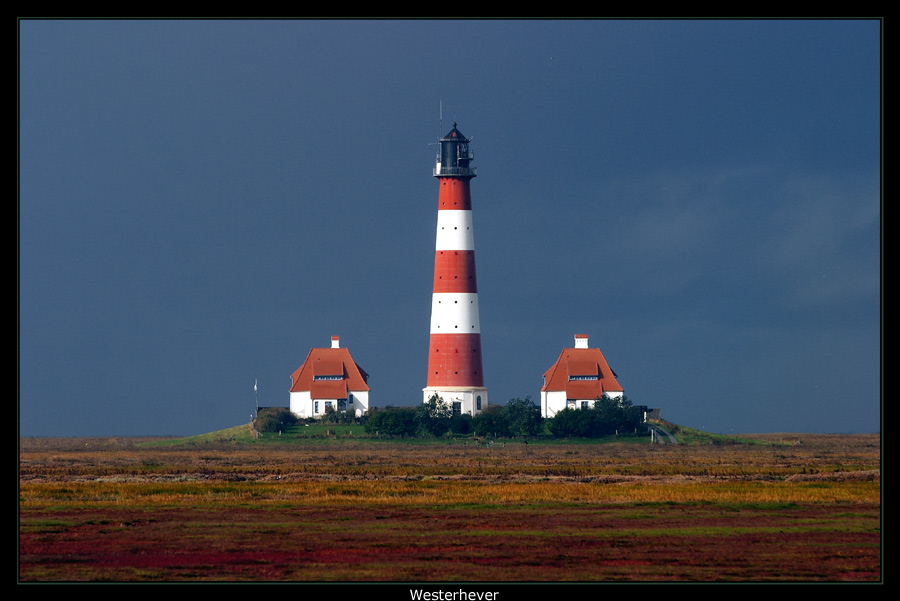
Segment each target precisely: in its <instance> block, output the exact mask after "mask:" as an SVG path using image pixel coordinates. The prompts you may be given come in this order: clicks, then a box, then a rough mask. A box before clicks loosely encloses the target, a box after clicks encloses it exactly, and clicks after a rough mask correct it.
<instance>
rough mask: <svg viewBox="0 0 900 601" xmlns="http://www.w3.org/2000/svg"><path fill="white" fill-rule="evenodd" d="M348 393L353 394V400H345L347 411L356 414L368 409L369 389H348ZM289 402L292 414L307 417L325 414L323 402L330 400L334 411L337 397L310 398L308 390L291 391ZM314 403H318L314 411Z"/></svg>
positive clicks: (363, 412) (336, 405) (317, 416)
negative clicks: (317, 408) (354, 390)
mask: <svg viewBox="0 0 900 601" xmlns="http://www.w3.org/2000/svg"><path fill="white" fill-rule="evenodd" d="M350 394H352V395H353V402H352V403H351V402H350V401H349V399H348V402H347V412H348V413H351V414H353V415H356V413H357V411H359V414H360V415H363V414H365V413H366V412H368V411H369V391H368V390H365V391H359V392H353V391H352V390H351V391H350ZM290 398H291V404H290V409H291V412H292V413H293V414H295V415H296V416H297V417H301V418H307V417H316V418H319V417H322V416H324V415H325V403H326V402H330V403H331V406H332V407H334V409H335V411H337V408H338V400H337V399H312V398H310V394H309V391H308V390H304V391H299V392H292V393H291V397H290ZM316 403H318V404H319V410H318V411H316Z"/></svg>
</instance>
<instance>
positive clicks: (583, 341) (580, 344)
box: [575, 334, 588, 348]
mask: <svg viewBox="0 0 900 601" xmlns="http://www.w3.org/2000/svg"><path fill="white" fill-rule="evenodd" d="M587 342H588V337H587V334H575V348H587V347H588V345H587Z"/></svg>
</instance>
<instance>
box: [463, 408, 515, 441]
mask: <svg viewBox="0 0 900 601" xmlns="http://www.w3.org/2000/svg"><path fill="white" fill-rule="evenodd" d="M472 430H473V431H474V432H475V436H494V437H495V438H501V437H505V436H509V422H508V421H507V419H506V407H504V406H502V405H488V407H487V409H485V410H484V411H482V412H481V413H479V414H478V415H476V416H475V417H474V418H473V419H472Z"/></svg>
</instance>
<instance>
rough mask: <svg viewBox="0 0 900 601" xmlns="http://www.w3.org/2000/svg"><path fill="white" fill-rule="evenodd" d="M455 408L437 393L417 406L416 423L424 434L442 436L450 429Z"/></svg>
mask: <svg viewBox="0 0 900 601" xmlns="http://www.w3.org/2000/svg"><path fill="white" fill-rule="evenodd" d="M452 416H453V408H452V407H451V406H450V405H448V404H447V403H446V402H445V401H444V399H443V398H441V397H439V396H438V395H437V393H435V394H433V395H432V396H431V398H430V399H428V401H426V402H425V403H423V404H422V405H419V406H418V407H417V408H416V423H417V425H418V426H419V430H420V431H421V432H422V433H423V434H431V435H432V436H442V435H444V434H446V432H447V430H449V429H450V418H451V417H452Z"/></svg>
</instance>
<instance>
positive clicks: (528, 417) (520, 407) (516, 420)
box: [506, 396, 544, 436]
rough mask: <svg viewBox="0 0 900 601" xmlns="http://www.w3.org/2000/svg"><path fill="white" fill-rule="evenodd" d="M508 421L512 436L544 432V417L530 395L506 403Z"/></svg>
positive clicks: (534, 434)
mask: <svg viewBox="0 0 900 601" xmlns="http://www.w3.org/2000/svg"><path fill="white" fill-rule="evenodd" d="M506 423H507V430H508V432H509V435H510V436H537V435H539V434H542V433H543V432H544V419H543V418H542V417H541V410H540V409H538V408H537V407H536V406H535V404H534V402H533V401H532V400H531V397H530V396H526V397H525V399H524V400H522V399H519V398H515V399H510V400H509V401H507V403H506Z"/></svg>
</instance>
